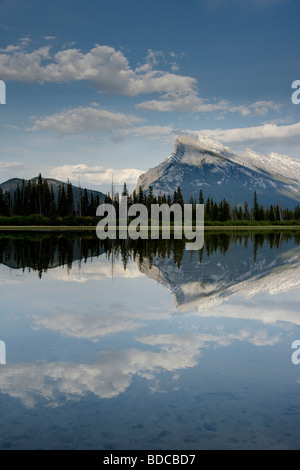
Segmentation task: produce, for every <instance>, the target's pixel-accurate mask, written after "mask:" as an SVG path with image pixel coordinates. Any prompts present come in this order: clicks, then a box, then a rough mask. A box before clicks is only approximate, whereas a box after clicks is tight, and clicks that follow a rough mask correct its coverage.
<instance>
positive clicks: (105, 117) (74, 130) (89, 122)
mask: <svg viewBox="0 0 300 470" xmlns="http://www.w3.org/2000/svg"><path fill="white" fill-rule="evenodd" d="M141 122H143V121H142V119H140V118H139V117H137V116H133V115H129V114H122V113H117V112H112V111H108V110H106V109H103V108H99V107H98V106H97V105H96V104H95V103H93V104H92V105H90V106H86V107H83V106H82V107H79V108H73V109H66V110H63V111H62V112H60V113H56V114H52V115H50V116H46V117H44V118H41V119H36V120H35V121H34V126H33V127H31V128H28V129H27V130H31V131H37V130H40V129H49V130H52V131H54V132H55V133H56V134H58V135H65V134H81V133H85V132H93V131H105V132H111V133H113V134H116V132H118V131H119V130H123V129H126V128H127V127H129V126H132V125H133V124H137V123H141Z"/></svg>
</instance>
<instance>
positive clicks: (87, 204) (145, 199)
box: [0, 175, 300, 227]
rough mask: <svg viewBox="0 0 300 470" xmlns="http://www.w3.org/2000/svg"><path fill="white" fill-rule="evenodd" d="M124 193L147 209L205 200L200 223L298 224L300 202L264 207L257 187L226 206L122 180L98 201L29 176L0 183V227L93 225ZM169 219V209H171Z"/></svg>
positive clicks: (90, 194)
mask: <svg viewBox="0 0 300 470" xmlns="http://www.w3.org/2000/svg"><path fill="white" fill-rule="evenodd" d="M120 196H126V197H127V201H128V206H130V205H132V204H143V205H145V206H146V207H147V208H148V209H150V208H151V205H152V204H159V205H161V204H167V205H168V206H172V205H173V204H179V205H180V206H182V207H183V206H184V203H187V204H191V205H192V207H193V213H194V214H195V213H196V204H203V205H204V223H205V225H206V226H210V225H219V224H222V225H243V226H247V225H283V226H284V225H300V206H299V204H298V205H295V207H294V209H290V208H284V207H282V206H281V204H280V203H274V204H271V205H270V206H268V207H265V206H263V205H262V204H260V202H259V200H258V196H257V193H256V191H254V193H253V202H252V204H248V203H247V202H245V203H244V204H243V205H234V206H232V205H230V204H229V203H228V201H226V199H225V198H224V199H222V200H221V201H220V202H217V201H214V200H213V198H209V197H207V198H205V194H204V193H203V190H202V189H200V190H199V195H198V198H194V197H191V198H190V200H189V201H184V199H183V196H182V192H181V189H180V186H178V187H177V189H175V191H174V193H173V195H172V197H171V195H170V194H168V195H159V196H155V195H154V194H153V188H152V187H151V186H150V187H149V190H148V191H147V193H145V192H144V191H143V189H142V188H141V187H139V190H138V191H135V190H134V191H133V193H132V194H129V192H128V189H127V185H126V183H124V185H123V189H122V192H121V194H119V193H116V194H114V195H111V194H110V193H106V195H105V198H104V200H102V201H100V197H99V194H96V195H95V194H94V193H93V191H88V190H87V189H82V190H80V193H79V196H77V200H76V198H75V197H74V190H73V186H72V184H71V183H70V182H68V183H66V184H61V185H59V187H58V190H57V191H56V192H55V191H54V188H53V186H52V185H49V183H48V181H47V180H46V179H44V178H42V176H41V175H39V177H38V178H37V179H36V180H34V181H32V180H29V181H27V182H25V181H23V182H22V184H21V185H19V184H18V185H17V188H16V189H15V191H13V192H10V191H7V190H6V191H5V192H3V190H2V188H0V226H41V225H43V226H47V225H49V226H58V227H59V226H94V225H96V224H97V223H98V221H99V217H96V210H97V207H98V206H99V205H100V203H103V202H104V203H108V204H112V205H113V206H114V207H115V210H116V214H117V216H118V207H119V198H120ZM171 224H172V213H171Z"/></svg>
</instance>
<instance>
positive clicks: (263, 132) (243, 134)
mask: <svg viewBox="0 0 300 470" xmlns="http://www.w3.org/2000/svg"><path fill="white" fill-rule="evenodd" d="M201 133H203V134H205V135H207V136H208V137H211V138H213V139H216V140H219V141H220V142H222V143H224V144H225V143H226V144H232V143H247V144H248V143H252V142H260V143H273V147H274V148H275V147H276V145H277V142H279V141H280V142H282V143H283V142H284V141H285V142H286V143H287V144H288V145H292V144H295V145H299V133H300V122H296V123H294V124H289V125H282V126H279V125H277V124H264V125H262V126H254V127H244V128H234V129H214V130H212V129H203V130H202V131H201ZM274 151H275V150H274Z"/></svg>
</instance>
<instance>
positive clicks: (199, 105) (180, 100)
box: [137, 93, 280, 116]
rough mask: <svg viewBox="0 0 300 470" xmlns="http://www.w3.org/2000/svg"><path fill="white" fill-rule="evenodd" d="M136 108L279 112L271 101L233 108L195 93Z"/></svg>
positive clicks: (172, 95)
mask: <svg viewBox="0 0 300 470" xmlns="http://www.w3.org/2000/svg"><path fill="white" fill-rule="evenodd" d="M137 108H141V109H146V110H149V111H169V112H172V111H182V112H192V113H207V112H213V111H220V112H222V113H235V112H237V113H239V114H240V115H241V116H249V115H253V116H264V115H265V114H267V113H268V111H269V110H270V109H272V110H275V111H279V109H280V106H279V105H278V104H276V103H274V102H273V101H256V102H255V103H252V104H250V105H248V106H246V105H242V106H234V105H232V104H231V103H230V101H228V100H225V99H223V100H220V101H213V102H209V101H208V100H207V99H204V98H201V97H199V96H197V94H196V93H191V94H187V95H182V94H178V93H166V94H165V95H163V96H162V97H161V99H158V100H149V101H143V102H142V103H139V104H138V105H137Z"/></svg>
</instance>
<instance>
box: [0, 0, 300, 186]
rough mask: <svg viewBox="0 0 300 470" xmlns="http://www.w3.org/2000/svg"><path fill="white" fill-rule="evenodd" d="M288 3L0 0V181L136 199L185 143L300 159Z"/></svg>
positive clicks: (295, 36)
mask: <svg viewBox="0 0 300 470" xmlns="http://www.w3.org/2000/svg"><path fill="white" fill-rule="evenodd" d="M299 17H300V2H299V1H297V0H243V1H240V0H185V1H184V0H159V1H157V0H151V1H150V0H143V1H141V0H97V1H95V0H85V1H81V0H72V1H71V0H60V1H57V0H52V1H51V2H49V1H47V0H45V1H43V2H41V1H40V0H39V1H38V0H0V39H1V40H0V80H3V81H4V82H5V83H6V104H5V105H0V139H1V154H0V181H5V180H6V179H8V178H10V177H14V176H18V177H24V178H30V177H33V176H35V175H36V174H37V173H38V172H41V173H42V175H43V176H45V177H55V178H58V179H62V180H66V179H68V178H69V179H70V180H71V182H72V183H73V184H78V183H80V184H81V185H82V186H84V187H91V188H94V189H101V190H103V191H107V190H108V189H109V187H110V184H111V178H112V175H113V178H114V182H115V184H116V186H117V187H118V186H122V185H123V182H124V181H126V182H127V184H128V185H129V187H130V188H132V189H133V188H134V187H135V184H136V181H137V177H138V175H139V174H140V173H141V172H143V171H145V170H147V169H148V168H150V167H153V166H155V165H156V164H158V163H160V162H161V161H162V160H163V159H165V158H166V157H167V156H168V155H169V154H170V153H171V152H172V151H173V148H174V143H175V140H176V137H177V136H178V135H180V134H191V135H194V134H195V133H197V132H198V133H202V134H206V135H208V136H209V137H212V138H215V139H216V140H219V141H220V142H222V143H223V144H225V145H228V146H229V147H231V148H232V149H233V150H235V151H237V152H243V150H244V149H245V148H246V147H251V148H252V149H253V150H255V151H257V152H259V153H262V154H267V153H269V152H272V151H275V152H277V153H283V154H288V155H290V156H293V157H296V158H300V142H299V135H300V134H299V133H300V106H297V105H295V104H293V103H292V101H291V96H292V92H293V90H292V88H291V85H292V82H293V81H294V80H299V79H300V70H299V69H300V57H299V51H298V45H299V39H300V28H299Z"/></svg>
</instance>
